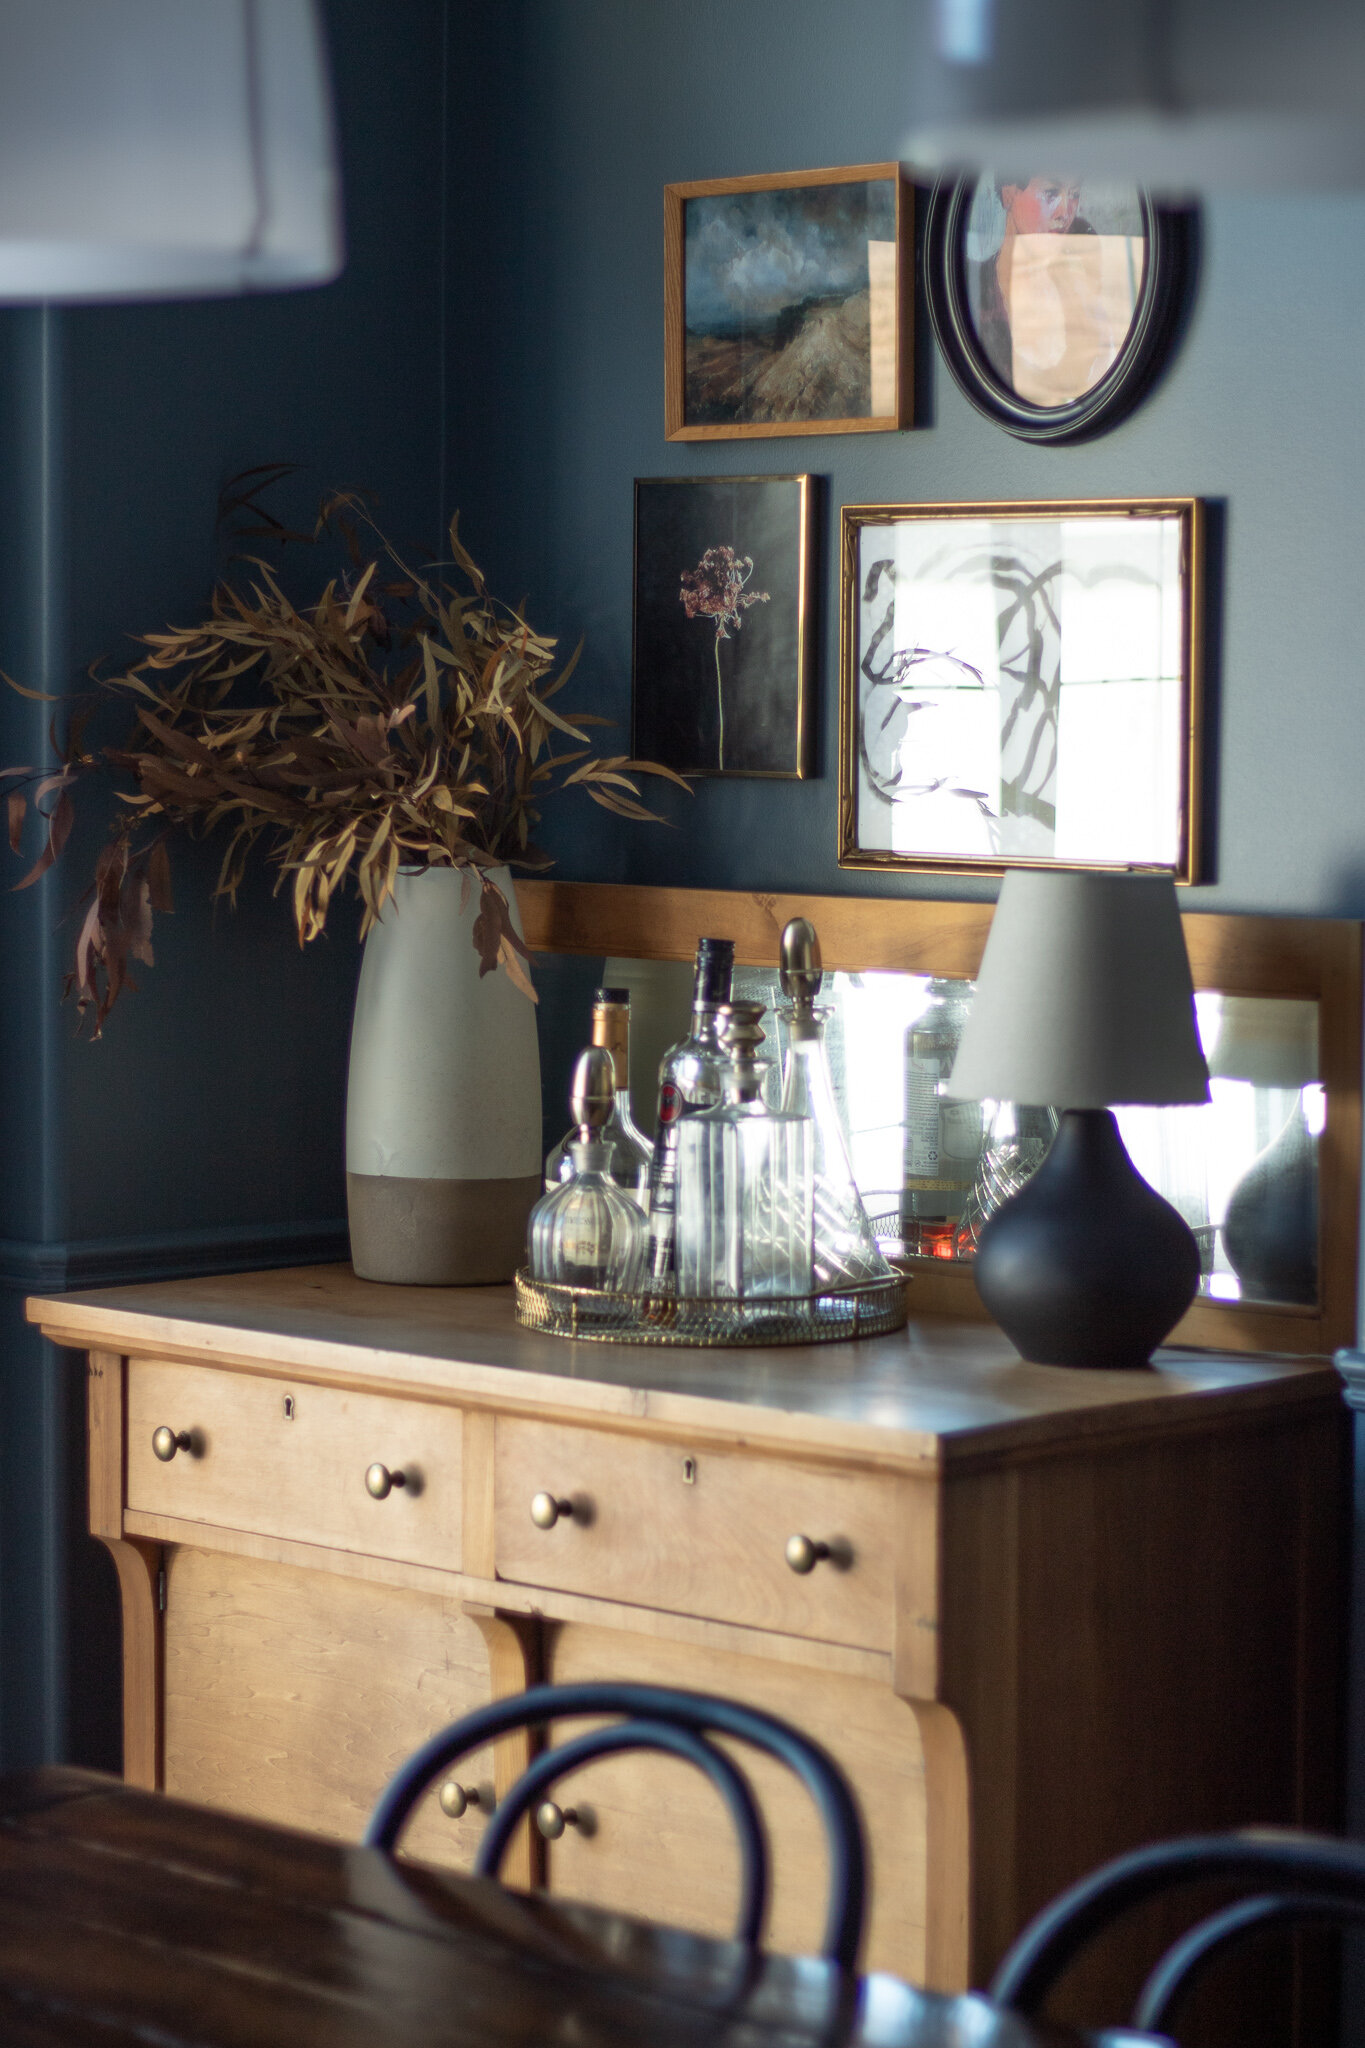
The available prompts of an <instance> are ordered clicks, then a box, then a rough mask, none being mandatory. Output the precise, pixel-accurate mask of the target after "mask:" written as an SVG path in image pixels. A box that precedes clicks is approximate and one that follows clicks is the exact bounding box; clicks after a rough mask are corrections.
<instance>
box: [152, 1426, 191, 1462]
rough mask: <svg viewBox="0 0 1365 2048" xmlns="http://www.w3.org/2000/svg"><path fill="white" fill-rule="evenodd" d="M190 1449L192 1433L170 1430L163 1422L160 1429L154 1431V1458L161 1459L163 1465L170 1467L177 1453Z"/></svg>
mask: <svg viewBox="0 0 1365 2048" xmlns="http://www.w3.org/2000/svg"><path fill="white" fill-rule="evenodd" d="M189 1449H190V1433H189V1431H188V1430H187V1429H168V1428H167V1427H166V1424H165V1423H164V1422H163V1423H162V1425H161V1427H160V1429H154V1430H153V1431H152V1456H153V1457H154V1458H160V1460H161V1462H162V1464H163V1465H169V1464H170V1462H171V1459H172V1458H173V1457H174V1456H175V1454H176V1452H177V1451H187V1450H189Z"/></svg>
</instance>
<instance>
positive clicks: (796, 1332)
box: [516, 1266, 908, 1347]
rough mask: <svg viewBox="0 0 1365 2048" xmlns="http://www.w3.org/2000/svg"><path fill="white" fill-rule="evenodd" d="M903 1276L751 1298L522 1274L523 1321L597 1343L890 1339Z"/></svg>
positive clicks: (898, 1315) (901, 1303)
mask: <svg viewBox="0 0 1365 2048" xmlns="http://www.w3.org/2000/svg"><path fill="white" fill-rule="evenodd" d="M907 1284H908V1283H907V1280H906V1278H905V1276H904V1275H903V1274H899V1273H898V1274H895V1275H894V1276H893V1277H892V1278H891V1279H890V1280H876V1281H870V1282H868V1283H867V1284H866V1285H864V1286H860V1287H845V1288H837V1289H835V1288H831V1289H829V1290H828V1291H827V1292H825V1293H823V1294H795V1295H772V1296H768V1297H766V1298H763V1297H755V1296H749V1297H746V1298H745V1299H744V1300H728V1299H725V1300H722V1299H718V1298H711V1299H705V1298H692V1297H684V1296H681V1295H676V1294H608V1293H606V1292H604V1291H603V1290H601V1289H599V1288H594V1287H560V1286H557V1285H554V1284H553V1283H551V1282H549V1281H545V1280H533V1279H532V1278H531V1275H530V1273H529V1272H528V1270H527V1269H526V1267H524V1266H523V1267H522V1269H521V1271H520V1272H519V1273H518V1274H517V1276H516V1302H517V1321H518V1322H519V1323H521V1324H522V1325H523V1326H524V1327H525V1328H526V1329H528V1330H543V1331H545V1332H546V1333H547V1335H549V1336H552V1337H576V1338H579V1339H586V1340H587V1341H588V1342H590V1343H595V1344H692V1345H698V1346H702V1347H717V1346H720V1345H736V1344H754V1345H758V1344H838V1343H841V1342H843V1341H845V1340H846V1339H848V1338H852V1337H882V1336H885V1335H887V1333H888V1332H890V1331H892V1330H901V1329H904V1327H905V1323H906V1320H907V1313H908V1311H907V1308H906V1299H905V1296H906V1287H907Z"/></svg>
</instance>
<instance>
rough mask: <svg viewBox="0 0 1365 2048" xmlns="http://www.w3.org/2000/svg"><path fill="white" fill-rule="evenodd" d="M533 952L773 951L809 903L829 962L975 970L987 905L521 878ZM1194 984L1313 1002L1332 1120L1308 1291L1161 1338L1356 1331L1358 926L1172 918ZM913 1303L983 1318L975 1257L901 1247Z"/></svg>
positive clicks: (1321, 1346)
mask: <svg viewBox="0 0 1365 2048" xmlns="http://www.w3.org/2000/svg"><path fill="white" fill-rule="evenodd" d="M517 896H518V900H519V902H520V906H521V915H522V921H523V926H524V929H525V935H526V941H527V944H528V945H529V946H530V947H531V948H532V950H533V951H536V952H550V953H564V954H580V955H589V956H601V957H602V958H615V959H641V960H674V961H690V960H691V958H692V956H693V953H694V950H695V947H696V941H697V935H698V933H699V932H708V933H712V934H714V935H715V936H716V937H718V938H730V939H733V940H734V941H735V953H736V960H737V961H738V962H740V963H742V964H746V965H750V966H763V967H767V966H771V965H772V964H773V963H774V962H775V961H776V958H777V948H778V941H779V939H780V936H781V933H782V927H783V926H784V924H786V922H787V921H788V919H789V918H792V917H808V918H810V919H812V921H813V922H814V924H815V926H816V929H817V930H818V932H819V934H820V944H821V951H822V954H823V959H824V964H825V967H826V968H827V969H829V970H831V971H833V970H835V969H843V970H845V971H848V972H857V971H870V970H875V969H884V970H891V971H895V972H900V973H905V974H940V975H948V976H954V977H959V978H963V979H971V978H973V977H974V976H975V975H976V973H977V972H978V970H979V968H980V965H981V955H982V952H983V950H984V948H985V944H986V935H987V933H988V932H989V930H990V925H991V919H992V917H993V915H994V906H993V905H991V904H989V903H941V902H928V901H924V900H921V899H913V900H907V899H905V898H893V897H860V896H820V897H810V896H793V895H780V894H772V895H769V894H756V893H755V894H748V893H745V892H742V891H739V890H735V891H730V890H719V889H667V888H646V887H641V886H624V885H618V884H607V883H584V882H555V881H538V880H519V881H518V883H517ZM1181 922H1182V925H1183V928H1184V933H1185V943H1186V946H1187V949H1188V951H1189V956H1190V967H1191V971H1192V975H1193V979H1194V985H1195V987H1196V989H1216V990H1220V991H1221V992H1222V993H1223V994H1225V995H1239V996H1297V997H1300V998H1304V999H1308V1000H1312V1001H1315V1002H1316V1003H1317V1004H1318V1006H1319V1025H1318V1029H1319V1056H1320V1070H1321V1071H1320V1078H1321V1081H1322V1084H1323V1088H1324V1091H1325V1095H1326V1121H1325V1124H1324V1127H1323V1130H1322V1133H1321V1135H1320V1137H1319V1139H1318V1195H1319V1225H1318V1298H1317V1301H1316V1302H1315V1303H1314V1304H1312V1305H1311V1306H1297V1305H1293V1304H1286V1303H1279V1302H1274V1303H1271V1302H1257V1301H1246V1300H1244V1301H1235V1302H1234V1301H1220V1300H1215V1299H1210V1298H1208V1297H1200V1298H1199V1299H1197V1300H1196V1301H1195V1302H1194V1303H1193V1304H1192V1306H1191V1307H1190V1309H1189V1310H1188V1312H1187V1313H1186V1315H1185V1316H1184V1317H1183V1318H1182V1319H1181V1321H1180V1322H1179V1323H1178V1324H1177V1325H1176V1328H1175V1330H1174V1331H1173V1332H1172V1334H1171V1336H1170V1337H1169V1338H1168V1339H1167V1342H1168V1343H1170V1344H1174V1345H1195V1346H1206V1347H1209V1348H1211V1349H1214V1350H1219V1351H1243V1352H1251V1353H1256V1352H1289V1353H1302V1354H1306V1355H1322V1356H1330V1355H1331V1353H1332V1352H1333V1351H1335V1350H1336V1349H1337V1347H1338V1346H1340V1345H1348V1344H1354V1342H1355V1340H1356V1290H1357V1277H1356V1264H1357V1255H1358V1238H1359V1228H1360V1157H1361V1071H1360V1041H1361V1019H1362V1004H1361V984H1362V927H1361V925H1360V924H1358V923H1356V922H1354V921H1351V920H1348V919H1342V918H1300V917H1250V916H1246V917H1244V916H1230V915H1226V914H1223V913H1214V912H1207V911H1186V912H1185V913H1184V914H1183V915H1182V919H1181ZM909 1270H910V1271H911V1273H912V1274H913V1278H914V1286H913V1290H912V1295H911V1314H912V1316H915V1315H946V1316H953V1317H958V1318H964V1317H965V1318H969V1319H971V1320H975V1321H986V1320H988V1318H987V1316H986V1311H985V1309H984V1308H983V1307H982V1305H981V1301H980V1297H979V1296H978V1294H977V1292H976V1287H975V1284H974V1282H973V1279H972V1272H971V1267H970V1265H969V1264H958V1263H947V1262H944V1261H941V1260H937V1259H916V1260H913V1261H911V1262H910V1267H909Z"/></svg>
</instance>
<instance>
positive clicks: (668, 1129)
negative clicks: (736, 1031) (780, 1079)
mask: <svg viewBox="0 0 1365 2048" xmlns="http://www.w3.org/2000/svg"><path fill="white" fill-rule="evenodd" d="M734 968H735V946H734V941H733V939H699V940H698V941H697V965H696V972H695V975H694V979H693V983H692V1026H691V1029H690V1030H689V1032H688V1034H687V1036H686V1038H683V1039H680V1040H679V1041H678V1043H677V1044H676V1045H675V1046H671V1047H670V1048H669V1050H668V1051H667V1052H666V1053H665V1054H664V1056H663V1061H662V1063H661V1065H660V1067H659V1125H658V1131H657V1133H656V1135H655V1139H654V1160H653V1164H652V1166H651V1168H650V1175H649V1277H648V1284H649V1286H650V1288H651V1290H652V1291H653V1292H654V1293H656V1294H675V1293H676V1292H677V1279H676V1270H677V1267H676V1251H677V1245H676V1239H675V1233H674V1224H675V1220H676V1198H677V1176H678V1126H679V1123H680V1121H681V1120H682V1118H684V1117H686V1116H690V1115H691V1114H692V1113H693V1112H694V1111H696V1110H699V1109H710V1108H712V1107H713V1106H714V1104H716V1103H718V1102H719V1101H720V1099H721V1095H722V1092H723V1086H724V1075H725V1071H726V1067H727V1065H728V1062H727V1060H726V1058H725V1055H724V1053H723V1052H722V1050H721V1044H720V1039H719V1037H718V1035H717V1031H716V1015H717V1012H718V1011H719V1009H720V1007H721V1005H722V1004H723V1003H728V1002H729V1000H730V980H731V977H732V975H733V973H734Z"/></svg>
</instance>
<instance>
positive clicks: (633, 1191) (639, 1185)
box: [545, 988, 654, 1211]
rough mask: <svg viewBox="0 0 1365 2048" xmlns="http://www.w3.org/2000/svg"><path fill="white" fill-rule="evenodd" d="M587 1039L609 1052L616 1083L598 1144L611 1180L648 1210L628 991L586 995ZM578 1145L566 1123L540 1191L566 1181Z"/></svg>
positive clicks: (647, 1156) (645, 1143)
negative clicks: (634, 1099) (633, 1101)
mask: <svg viewBox="0 0 1365 2048" xmlns="http://www.w3.org/2000/svg"><path fill="white" fill-rule="evenodd" d="M592 1042H593V1044H594V1045H597V1046H601V1047H602V1049H603V1050H604V1051H605V1052H608V1053H610V1055H611V1061H612V1072H613V1076H614V1078H615V1082H616V1102H615V1106H614V1108H613V1110H612V1113H611V1117H610V1119H609V1120H608V1122H607V1123H606V1124H605V1125H604V1126H603V1129H602V1134H601V1135H602V1143H603V1144H604V1145H605V1146H606V1147H607V1150H608V1151H609V1152H610V1154H611V1162H610V1166H609V1171H610V1173H611V1177H612V1179H613V1180H614V1181H615V1182H616V1183H617V1185H618V1186H619V1187H622V1188H624V1189H625V1191H626V1193H627V1194H628V1195H633V1196H634V1198H635V1200H636V1201H637V1202H638V1203H639V1205H640V1207H641V1208H642V1209H644V1210H646V1211H648V1208H649V1171H650V1162H651V1160H652V1159H653V1156H654V1147H653V1146H652V1145H651V1144H650V1142H649V1140H648V1138H646V1137H645V1136H644V1134H643V1132H641V1131H640V1130H639V1129H638V1128H637V1127H636V1123H635V1119H634V1118H633V1117H632V1115H631V1113H630V1086H629V1076H630V990H629V989H628V988H599V989H595V990H594V992H593V999H592ZM577 1143H578V1126H577V1125H576V1124H571V1125H570V1127H569V1129H568V1131H567V1132H566V1133H565V1135H564V1137H562V1138H561V1139H560V1141H559V1143H558V1144H557V1145H556V1146H555V1148H554V1151H553V1152H551V1153H550V1155H549V1157H548V1158H547V1159H546V1161H545V1190H546V1193H547V1194H548V1193H549V1191H550V1189H551V1188H553V1187H557V1186H558V1184H559V1183H560V1181H563V1180H572V1179H573V1173H574V1159H573V1152H574V1146H575V1145H576V1144H577Z"/></svg>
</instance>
